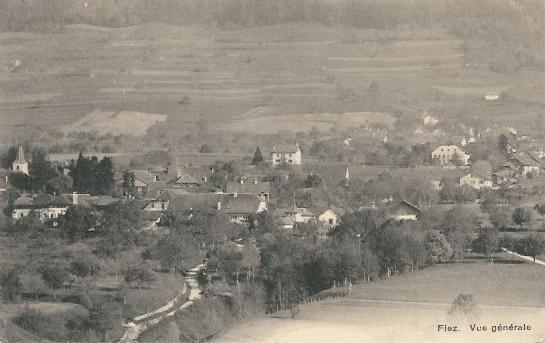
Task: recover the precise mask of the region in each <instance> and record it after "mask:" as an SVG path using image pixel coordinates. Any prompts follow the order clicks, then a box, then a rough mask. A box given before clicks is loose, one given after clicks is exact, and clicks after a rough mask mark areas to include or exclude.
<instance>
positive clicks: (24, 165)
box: [12, 145, 29, 175]
mask: <svg viewBox="0 0 545 343" xmlns="http://www.w3.org/2000/svg"><path fill="white" fill-rule="evenodd" d="M12 170H13V171H14V172H16V173H23V174H26V175H28V174H29V171H28V161H27V160H26V159H25V151H24V150H23V146H22V145H19V147H18V148H17V158H16V159H15V161H13V163H12Z"/></svg>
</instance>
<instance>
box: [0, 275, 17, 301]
mask: <svg viewBox="0 0 545 343" xmlns="http://www.w3.org/2000/svg"><path fill="white" fill-rule="evenodd" d="M19 273H20V267H18V266H11V267H9V268H7V269H4V270H2V272H1V273H0V286H2V298H3V299H4V301H6V302H11V301H14V300H15V299H18V297H19V293H20V291H21V288H22V285H21V280H20V278H19Z"/></svg>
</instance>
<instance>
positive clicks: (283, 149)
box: [271, 144, 299, 153]
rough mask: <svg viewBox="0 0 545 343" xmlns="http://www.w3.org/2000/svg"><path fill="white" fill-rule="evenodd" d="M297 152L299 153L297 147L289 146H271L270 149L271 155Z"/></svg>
mask: <svg viewBox="0 0 545 343" xmlns="http://www.w3.org/2000/svg"><path fill="white" fill-rule="evenodd" d="M297 151H299V146H298V145H296V144H295V145H289V144H282V145H275V146H273V148H272V151H271V152H273V153H282V152H284V153H285V152H287V153H296V152H297Z"/></svg>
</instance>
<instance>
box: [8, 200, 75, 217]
mask: <svg viewBox="0 0 545 343" xmlns="http://www.w3.org/2000/svg"><path fill="white" fill-rule="evenodd" d="M69 205H70V202H69V201H68V200H66V199H65V198H64V197H63V196H57V197H54V196H51V195H48V194H43V195H36V194H23V195H21V196H20V197H19V198H17V199H16V200H15V202H14V203H13V212H12V214H11V216H12V218H13V219H14V220H17V219H21V218H23V217H26V216H28V215H29V214H30V213H31V212H34V213H35V214H36V216H38V217H39V218H40V220H41V221H42V222H44V221H46V220H48V219H56V218H58V217H59V216H61V215H64V214H65V213H66V210H67V209H68V206H69Z"/></svg>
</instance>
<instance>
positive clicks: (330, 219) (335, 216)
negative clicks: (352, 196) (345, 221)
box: [318, 205, 344, 228]
mask: <svg viewBox="0 0 545 343" xmlns="http://www.w3.org/2000/svg"><path fill="white" fill-rule="evenodd" d="M343 215H344V210H343V209H342V208H339V207H337V206H333V205H331V206H329V208H328V209H326V210H325V211H323V212H322V213H321V214H320V215H319V216H318V221H319V222H320V223H321V224H322V225H323V226H325V227H327V228H333V227H335V226H337V224H338V223H339V220H340V219H341V217H342V216H343Z"/></svg>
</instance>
